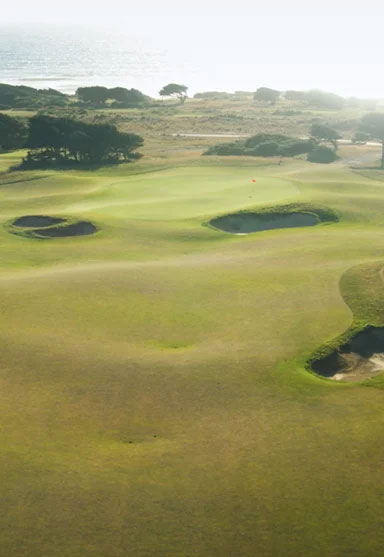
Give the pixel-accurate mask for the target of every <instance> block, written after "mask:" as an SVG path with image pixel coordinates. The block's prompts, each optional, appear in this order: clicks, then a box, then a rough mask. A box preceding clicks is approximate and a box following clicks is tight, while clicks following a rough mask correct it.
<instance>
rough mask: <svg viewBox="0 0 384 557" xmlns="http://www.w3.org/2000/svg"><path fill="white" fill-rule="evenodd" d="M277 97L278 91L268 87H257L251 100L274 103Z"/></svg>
mask: <svg viewBox="0 0 384 557" xmlns="http://www.w3.org/2000/svg"><path fill="white" fill-rule="evenodd" d="M279 97H280V91H276V90H275V89H270V88H269V87H259V88H258V89H257V91H256V92H255V94H254V95H253V100H255V101H264V102H269V103H271V104H275V103H276V101H277V100H278V98H279Z"/></svg>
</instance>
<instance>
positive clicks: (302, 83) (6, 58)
mask: <svg viewBox="0 0 384 557" xmlns="http://www.w3.org/2000/svg"><path fill="white" fill-rule="evenodd" d="M248 19H249V21H248ZM248 19H247V18H245V17H243V18H236V17H234V18H227V19H225V18H210V17H206V18H203V17H199V18H193V17H191V18H189V19H188V18H187V19H185V18H184V19H178V18H174V19H172V18H165V17H158V18H142V19H141V20H138V19H137V18H136V19H134V18H131V19H129V20H127V21H123V20H122V21H120V22H117V23H116V24H115V25H114V26H113V27H105V26H101V25H99V24H97V25H85V24H60V25H59V24H52V23H51V24H45V25H43V24H4V23H3V24H1V23H0V83H10V84H14V85H30V86H32V87H36V88H39V89H44V88H49V87H52V88H54V89H58V90H59V91H62V92H64V93H74V92H75V91H76V89H77V88H78V87H81V86H85V85H104V86H106V87H116V86H122V87H128V88H131V87H134V88H136V89H139V90H141V91H142V92H143V93H146V94H148V95H151V96H157V95H158V92H159V90H160V89H161V88H162V87H163V86H164V85H166V84H167V83H170V82H176V83H181V84H183V85H186V86H187V87H189V94H190V95H193V94H194V93H195V92H198V91H212V90H216V91H228V92H231V91H235V90H246V91H255V90H256V89H257V88H258V87H260V86H267V87H273V88H275V89H279V90H281V91H284V90H287V89H300V90H308V89H323V90H326V91H327V90H328V91H332V92H334V93H338V94H340V95H344V96H355V95H356V96H361V97H376V98H377V97H380V98H381V97H382V95H383V93H382V87H381V82H380V75H381V73H382V69H383V64H382V61H381V58H380V53H381V50H380V49H377V50H376V51H375V50H374V49H373V48H371V46H370V43H367V45H366V46H364V45H363V46H362V45H361V44H360V43H358V44H355V42H356V41H355V42H353V41H352V39H351V41H352V42H344V43H343V41H340V40H338V43H337V48H335V46H334V44H333V43H332V42H331V43H330V44H329V45H328V46H327V44H324V41H322V42H321V45H319V44H318V43H317V42H316V40H313V36H312V35H313V33H314V32H315V29H314V28H313V27H310V28H307V27H304V28H303V29H301V28H300V29H297V33H291V32H290V29H289V27H288V28H286V27H284V26H283V23H284V22H281V25H280V27H277V26H276V25H277V24H276V23H274V24H273V25H272V26H271V22H269V23H268V22H265V21H260V22H258V20H257V19H256V20H255V18H253V19H252V18H248ZM285 23H286V22H285ZM299 31H300V32H299ZM352 31H353V30H350V33H351V32H352ZM335 33H336V31H335ZM336 34H337V33H336ZM333 41H335V39H334V38H333ZM326 43H327V41H326ZM368 55H369V56H368ZM367 56H368V58H367ZM367 59H369V60H370V62H369V64H368V63H367Z"/></svg>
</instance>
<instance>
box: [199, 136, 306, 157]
mask: <svg viewBox="0 0 384 557" xmlns="http://www.w3.org/2000/svg"><path fill="white" fill-rule="evenodd" d="M314 147H315V143H314V141H312V140H311V139H299V138H296V137H290V136H287V135H280V134H267V133H259V134H257V135H254V136H252V137H249V138H248V139H246V140H245V141H244V140H241V141H235V142H233V143H219V144H218V145H213V146H212V147H210V148H209V149H208V150H207V151H206V152H205V153H204V155H221V156H229V155H235V156H238V155H246V156H254V157H257V156H259V157H274V156H279V155H280V156H284V157H294V156H296V155H301V154H304V153H309V152H310V151H311V150H312V149H313V148H314Z"/></svg>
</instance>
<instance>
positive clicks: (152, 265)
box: [0, 154, 384, 557]
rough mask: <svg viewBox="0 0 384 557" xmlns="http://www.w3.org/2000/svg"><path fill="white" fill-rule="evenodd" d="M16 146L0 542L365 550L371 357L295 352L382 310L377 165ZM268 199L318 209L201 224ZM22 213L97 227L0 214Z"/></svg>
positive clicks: (374, 458) (373, 423) (379, 517)
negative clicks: (331, 363) (299, 223)
mask: <svg viewBox="0 0 384 557" xmlns="http://www.w3.org/2000/svg"><path fill="white" fill-rule="evenodd" d="M16 158H17V154H16V155H15V154H13V155H12V156H10V155H4V156H0V168H1V170H2V171H3V174H1V175H0V220H1V223H0V224H1V227H0V241H1V244H0V245H1V252H0V253H1V256H0V306H1V312H0V318H1V334H0V355H1V356H0V364H1V365H0V423H1V428H0V442H1V447H2V450H1V452H0V459H1V461H0V474H1V480H2V481H1V502H2V514H3V518H4V519H5V524H6V527H5V528H3V529H2V533H1V535H0V544H1V548H2V549H1V553H2V555H4V556H12V557H21V556H28V557H41V556H49V557H84V556H92V557H125V556H127V555H132V556H134V557H155V556H156V557H166V556H170V557H171V556H172V557H174V556H178V557H201V556H204V557H205V556H218V557H219V556H220V557H223V556H233V557H237V556H249V557H255V556H258V557H259V556H280V555H281V556H292V557H294V556H295V557H296V556H311V557H313V556H316V557H317V556H318V557H324V556H341V555H343V556H344V555H345V556H348V557H349V556H351V555H358V556H364V557H367V556H371V555H372V556H377V555H380V554H381V553H382V548H383V543H384V528H383V501H384V485H383V481H382V475H383V459H384V443H383V428H384V412H383V405H384V390H383V388H384V377H383V376H380V375H378V376H376V377H374V378H372V379H369V380H368V381H366V382H355V383H342V382H335V381H331V380H329V379H326V378H323V377H319V376H317V375H316V374H315V373H312V372H310V371H308V369H307V361H308V358H310V356H311V354H313V353H314V352H315V351H316V350H318V349H319V347H322V346H326V345H327V343H331V342H332V341H333V339H335V338H337V337H339V336H340V335H342V334H344V333H345V331H347V330H348V329H350V328H351V327H354V326H358V327H362V326H363V325H373V326H377V327H379V326H383V325H384V296H383V293H382V290H383V292H384V283H383V281H382V280H381V277H380V271H381V269H382V267H383V266H384V175H381V174H380V173H379V172H375V174H374V175H372V176H371V175H370V171H369V170H364V175H363V174H362V173H360V172H358V171H356V170H353V169H351V168H349V167H348V165H347V164H346V163H345V162H344V161H343V160H341V161H340V162H337V163H334V164H331V165H319V164H312V163H309V162H306V161H303V160H294V159H292V160H290V161H284V163H283V164H282V165H281V166H279V165H277V164H276V161H275V160H271V159H269V160H268V159H253V160H250V159H242V158H238V160H236V161H234V160H232V159H229V160H226V161H223V160H220V159H219V158H217V159H216V158H214V157H212V158H210V159H209V160H207V158H205V157H202V158H200V157H196V158H195V159H193V157H190V158H189V159H188V161H187V162H186V163H185V164H184V165H183V164H181V163H180V159H178V162H177V164H176V163H175V164H174V165H173V164H172V161H165V162H164V161H161V160H152V159H150V158H148V161H147V160H146V158H143V159H142V160H141V161H139V162H138V163H134V164H131V165H121V166H119V167H116V168H101V169H99V170H97V171H93V172H91V171H62V172H60V171H57V172H54V171H33V172H32V171H31V172H8V173H7V172H5V171H6V169H7V167H8V166H9V164H12V163H13V160H15V159H16ZM253 177H255V178H256V180H257V181H256V182H253V181H252V179H253ZM289 205H292V207H295V208H297V207H301V206H302V207H304V208H305V210H310V207H312V206H313V207H315V208H319V207H320V208H323V209H324V210H332V211H333V212H334V213H335V214H337V216H338V221H337V222H326V223H319V224H318V225H316V226H308V227H297V228H285V229H280V230H266V231H260V232H257V234H248V235H246V236H237V235H233V234H228V233H225V232H221V231H219V230H215V229H213V228H212V227H210V226H207V225H206V223H208V222H209V221H210V220H211V219H213V218H215V217H217V216H220V215H226V214H229V213H235V212H238V211H259V210H262V209H265V208H271V209H273V207H275V206H279V207H281V206H289ZM27 215H47V216H51V217H54V218H58V219H59V218H64V219H70V221H71V222H75V221H82V222H83V221H84V222H89V223H93V225H94V226H95V227H96V228H97V233H95V234H90V235H86V236H79V237H77V236H73V237H53V238H49V239H47V238H44V239H42V238H36V237H33V238H32V237H26V236H23V235H19V234H13V233H10V224H11V223H12V222H13V221H15V219H17V218H20V217H22V216H27ZM361 296H362V298H360V297H361ZM361 300H363V303H361ZM346 302H347V303H346Z"/></svg>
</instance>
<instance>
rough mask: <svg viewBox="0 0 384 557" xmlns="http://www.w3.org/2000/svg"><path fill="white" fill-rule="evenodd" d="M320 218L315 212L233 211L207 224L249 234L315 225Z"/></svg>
mask: <svg viewBox="0 0 384 557" xmlns="http://www.w3.org/2000/svg"><path fill="white" fill-rule="evenodd" d="M319 223H320V218H319V217H318V215H316V214H315V213H309V212H304V211H303V212H298V211H295V212H291V213H278V212H276V213H245V212H244V213H233V214H232V215H225V216H222V217H216V218H214V219H212V220H211V221H210V222H209V224H210V225H211V226H213V227H214V228H218V229H219V230H222V231H223V232H230V233H231V234H249V233H251V232H258V231H260V230H273V229H275V228H295V227H301V226H315V225H316V224H319Z"/></svg>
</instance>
